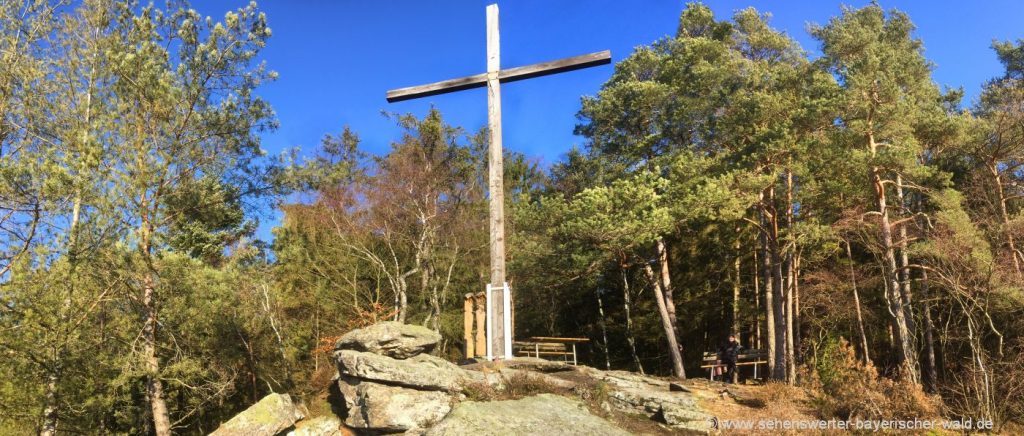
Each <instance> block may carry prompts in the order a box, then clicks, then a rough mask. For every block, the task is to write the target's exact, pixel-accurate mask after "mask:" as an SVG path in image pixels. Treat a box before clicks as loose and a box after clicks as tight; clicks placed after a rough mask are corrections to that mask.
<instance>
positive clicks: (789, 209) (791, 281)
mask: <svg viewBox="0 0 1024 436" xmlns="http://www.w3.org/2000/svg"><path fill="white" fill-rule="evenodd" d="M786 235H787V236H788V239H789V241H790V242H787V244H786V245H787V248H786V249H785V254H784V256H785V257H784V259H785V261H784V269H785V274H786V276H785V287H784V289H785V290H786V294H785V295H786V297H785V298H786V304H785V308H786V309H785V311H786V327H787V328H786V382H787V383H789V384H795V383H796V358H795V355H796V351H795V350H794V347H795V345H796V342H795V335H794V332H793V330H795V329H796V326H795V324H794V321H795V319H796V316H795V315H794V314H793V310H794V306H793V300H794V296H793V294H794V293H795V291H796V271H795V268H796V259H795V253H796V243H795V242H793V239H794V237H795V236H794V234H793V171H791V170H788V169H787V170H786Z"/></svg>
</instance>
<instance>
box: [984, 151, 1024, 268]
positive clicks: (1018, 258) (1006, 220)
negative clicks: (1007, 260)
mask: <svg viewBox="0 0 1024 436" xmlns="http://www.w3.org/2000/svg"><path fill="white" fill-rule="evenodd" d="M988 170H989V172H990V173H992V181H993V182H995V185H996V194H997V195H998V196H999V218H1000V220H1001V221H1002V224H1003V232H1005V233H1006V245H1007V246H1008V248H1009V249H1010V256H1011V257H1012V258H1013V270H1014V272H1016V273H1017V276H1018V277H1019V276H1020V275H1021V263H1022V262H1024V253H1021V251H1020V250H1018V249H1017V241H1016V240H1014V238H1013V233H1012V232H1010V229H1009V228H1008V227H1009V225H1010V214H1009V212H1008V211H1007V208H1006V193H1005V192H1004V190H1003V189H1004V188H1003V177H1002V175H1001V174H1000V173H999V168H998V167H997V166H996V164H995V163H991V164H989V166H988Z"/></svg>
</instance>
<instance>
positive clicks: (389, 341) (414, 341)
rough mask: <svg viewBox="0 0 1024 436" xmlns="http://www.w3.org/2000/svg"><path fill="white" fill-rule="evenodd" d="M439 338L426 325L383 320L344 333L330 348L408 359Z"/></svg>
mask: <svg viewBox="0 0 1024 436" xmlns="http://www.w3.org/2000/svg"><path fill="white" fill-rule="evenodd" d="M440 341H441V335H440V334H439V333H437V332H435V331H433V330H430V329H428V328H426V327H420V326H416V325H410V324H403V323H400V322H395V321H385V322H380V323H377V324H374V325H371V326H369V327H365V328H361V329H356V330H352V331H350V332H348V333H346V334H345V335H343V336H342V337H341V338H340V339H338V342H337V343H336V344H335V346H334V348H335V349H337V350H355V351H365V352H369V353H374V354H380V355H382V356H388V357H391V358H395V359H408V358H410V357H413V356H416V355H420V354H423V353H429V352H430V351H432V350H433V349H434V347H435V346H436V345H437V343H438V342H440Z"/></svg>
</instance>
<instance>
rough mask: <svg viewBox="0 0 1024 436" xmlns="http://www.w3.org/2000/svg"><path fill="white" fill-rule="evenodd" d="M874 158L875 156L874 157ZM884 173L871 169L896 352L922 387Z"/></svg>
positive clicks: (911, 378)
mask: <svg viewBox="0 0 1024 436" xmlns="http://www.w3.org/2000/svg"><path fill="white" fill-rule="evenodd" d="M871 144H872V150H874V149H875V147H876V146H875V144H874V140H872V141H871ZM872 154H874V153H872ZM881 172H882V170H881V168H879V167H872V168H871V178H872V184H873V185H874V189H875V200H876V202H877V207H878V212H879V214H881V223H880V226H879V227H880V229H879V230H880V231H881V235H882V241H881V242H882V250H883V261H884V262H885V264H884V266H885V268H884V269H883V274H884V279H885V283H886V300H887V301H888V304H889V313H890V316H891V319H890V321H891V324H892V335H893V348H894V349H895V350H894V351H895V352H896V358H897V362H899V364H900V366H901V369H902V371H903V376H904V377H905V378H906V379H907V380H909V381H910V382H911V383H913V384H915V385H916V384H918V383H920V378H919V377H918V375H917V357H916V354H915V352H916V350H915V348H914V346H913V342H912V337H911V331H910V328H909V323H908V322H907V319H906V311H905V310H904V309H903V304H902V301H903V297H902V295H901V292H900V283H899V278H898V270H899V267H898V265H897V263H896V248H895V246H894V244H893V240H892V226H891V225H890V223H889V208H888V202H887V200H886V195H885V184H884V182H883V181H882V174H881Z"/></svg>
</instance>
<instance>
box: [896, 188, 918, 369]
mask: <svg viewBox="0 0 1024 436" xmlns="http://www.w3.org/2000/svg"><path fill="white" fill-rule="evenodd" d="M896 201H897V202H898V203H899V205H900V209H901V210H902V209H903V208H904V207H906V205H907V203H906V201H905V199H904V197H903V176H901V175H899V174H896ZM899 215H902V212H901V213H900V214H899ZM898 233H899V237H900V242H899V244H897V245H898V246H899V250H900V256H899V262H900V273H899V279H900V299H901V300H900V301H901V302H902V303H903V311H904V312H905V313H904V317H906V319H907V328H908V329H909V330H910V333H911V335H912V337H916V334H917V322H916V321H915V320H914V306H913V301H914V298H913V292H912V289H911V288H910V259H909V256H908V255H907V225H906V223H904V224H901V225H900V226H899V231H898ZM916 342H917V341H914V349H915V350H916V349H917V346H916V345H917V344H916Z"/></svg>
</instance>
